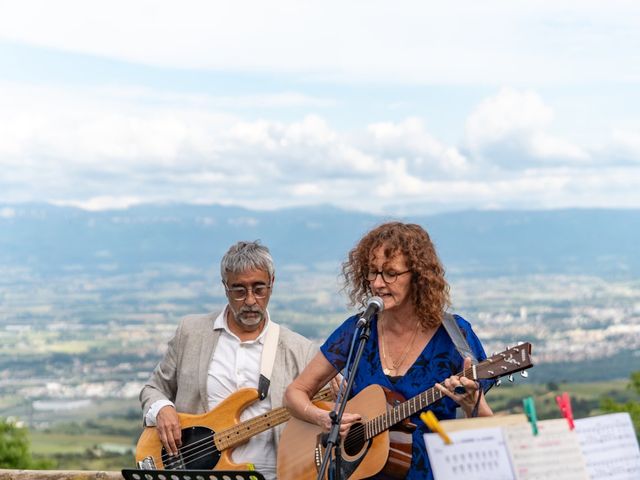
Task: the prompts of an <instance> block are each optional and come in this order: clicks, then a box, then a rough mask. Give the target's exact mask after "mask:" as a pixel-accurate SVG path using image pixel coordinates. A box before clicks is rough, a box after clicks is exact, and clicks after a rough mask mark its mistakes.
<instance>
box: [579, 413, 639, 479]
mask: <svg viewBox="0 0 640 480" xmlns="http://www.w3.org/2000/svg"><path fill="white" fill-rule="evenodd" d="M575 425H576V431H577V432H578V436H579V438H580V445H581V447H582V451H583V453H584V456H585V459H586V462H587V469H588V470H589V473H590V474H591V478H598V479H600V478H602V479H607V480H637V479H639V478H640V448H638V442H637V439H636V434H635V432H634V429H633V424H632V423H631V417H629V414H627V413H613V414H610V415H601V416H599V417H590V418H582V419H580V420H576V421H575Z"/></svg>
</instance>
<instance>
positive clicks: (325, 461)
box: [317, 318, 371, 480]
mask: <svg viewBox="0 0 640 480" xmlns="http://www.w3.org/2000/svg"><path fill="white" fill-rule="evenodd" d="M361 322H364V324H363V325H361V326H356V329H357V328H360V329H361V331H360V338H359V339H358V349H357V350H356V353H355V357H354V359H353V366H352V367H351V370H350V371H349V372H346V373H347V375H348V377H347V386H346V388H345V391H344V393H343V395H342V396H341V398H340V401H339V402H338V403H336V405H335V406H334V409H333V411H332V412H331V413H330V414H329V415H330V417H331V430H329V433H328V434H327V441H326V448H325V451H324V456H323V458H322V464H321V465H320V470H319V472H318V477H317V480H323V479H324V474H325V473H326V471H327V467H328V466H329V464H330V463H331V465H332V469H330V472H333V474H334V475H333V476H332V477H331V476H330V478H331V480H342V455H341V453H340V422H341V421H342V415H343V414H344V409H345V408H346V406H347V398H349V395H350V394H351V389H352V387H353V382H354V380H355V377H356V376H355V373H356V372H357V371H358V365H359V364H360V359H361V358H362V353H363V352H364V346H365V344H366V343H367V340H369V337H370V336H371V320H366V319H362V318H361V319H359V320H358V324H360V323H361ZM356 331H357V330H356ZM351 353H352V354H353V352H351ZM350 360H351V357H349V358H347V363H346V365H349V364H350ZM336 407H337V408H336ZM332 450H333V452H334V455H333V460H332V457H331V452H332Z"/></svg>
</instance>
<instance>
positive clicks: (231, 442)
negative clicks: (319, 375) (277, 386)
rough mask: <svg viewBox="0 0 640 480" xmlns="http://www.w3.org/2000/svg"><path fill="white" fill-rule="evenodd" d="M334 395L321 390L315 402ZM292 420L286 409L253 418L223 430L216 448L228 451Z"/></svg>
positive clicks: (328, 390) (216, 439)
mask: <svg viewBox="0 0 640 480" xmlns="http://www.w3.org/2000/svg"><path fill="white" fill-rule="evenodd" d="M331 396H332V393H331V390H330V389H329V388H325V389H323V390H320V391H319V392H318V393H317V394H316V396H315V397H313V401H314V402H317V401H321V400H327V399H329V398H331ZM290 418H291V414H290V413H289V411H288V410H287V409H286V408H285V407H279V408H274V409H273V410H270V411H268V412H267V413H264V414H262V415H258V416H257V417H253V418H252V419H250V420H246V421H244V422H241V423H239V424H238V425H234V426H233V427H231V428H227V429H226V430H222V431H221V432H218V433H216V434H215V435H214V438H213V441H214V443H215V445H216V448H217V449H218V450H219V451H223V450H226V449H227V448H234V447H236V446H238V445H240V444H242V443H244V442H246V441H248V440H249V439H250V438H251V437H253V436H255V435H258V434H259V433H262V432H265V431H267V430H269V429H270V428H273V427H277V426H278V425H280V424H281V423H284V422H286V421H287V420H289V419H290Z"/></svg>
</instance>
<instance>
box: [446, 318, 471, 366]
mask: <svg viewBox="0 0 640 480" xmlns="http://www.w3.org/2000/svg"><path fill="white" fill-rule="evenodd" d="M442 325H443V326H444V328H445V330H446V331H447V333H448V334H449V337H450V338H451V341H452V342H453V344H454V345H455V346H456V350H458V353H460V355H461V356H462V358H465V357H469V358H471V363H473V364H474V365H475V364H477V363H478V359H477V358H476V356H475V355H474V354H473V350H471V347H470V346H469V342H467V339H466V338H465V336H464V334H463V333H462V330H460V326H459V325H458V322H456V319H455V318H454V317H453V315H451V314H450V313H447V312H445V314H444V318H443V319H442Z"/></svg>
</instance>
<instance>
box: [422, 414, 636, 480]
mask: <svg viewBox="0 0 640 480" xmlns="http://www.w3.org/2000/svg"><path fill="white" fill-rule="evenodd" d="M517 417H518V416H514V415H510V416H507V417H497V416H496V417H489V418H488V419H486V420H484V419H465V420H455V421H452V422H441V424H442V426H443V428H444V429H445V431H447V434H448V435H449V437H450V438H451V440H452V442H453V443H452V444H450V445H446V444H445V443H444V442H443V440H442V439H441V438H440V437H439V436H438V435H437V434H435V433H428V434H425V435H424V439H425V443H426V446H427V452H428V454H429V460H430V462H431V467H432V468H433V474H434V478H435V480H453V479H457V478H465V480H475V479H478V480H480V479H486V478H492V479H498V480H512V479H513V480H532V479H544V480H556V479H559V480H569V479H571V480H574V479H575V480H582V479H591V480H594V479H611V480H637V479H640V449H639V447H638V440H637V438H636V434H635V431H634V428H633V423H632V422H631V417H630V416H629V414H628V413H615V414H608V415H601V416H597V417H590V418H584V419H579V420H576V421H575V426H576V427H575V430H570V429H569V424H568V423H567V421H566V420H565V419H554V420H543V421H538V422H537V424H538V435H535V436H534V435H533V433H532V430H531V426H530V425H529V423H528V422H526V421H525V422H522V421H521V419H518V418H517ZM456 422H461V423H462V424H463V425H462V426H463V427H466V428H464V429H458V430H456V429H451V430H450V429H449V427H450V426H451V425H453V423H456Z"/></svg>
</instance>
